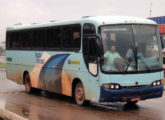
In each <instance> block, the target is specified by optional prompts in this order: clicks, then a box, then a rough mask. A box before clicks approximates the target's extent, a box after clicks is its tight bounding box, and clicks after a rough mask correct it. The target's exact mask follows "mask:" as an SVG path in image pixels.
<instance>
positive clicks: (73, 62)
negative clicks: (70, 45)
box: [68, 59, 80, 65]
mask: <svg viewBox="0 0 165 120" xmlns="http://www.w3.org/2000/svg"><path fill="white" fill-rule="evenodd" d="M68 64H72V65H80V61H78V60H70V59H69V60H68Z"/></svg>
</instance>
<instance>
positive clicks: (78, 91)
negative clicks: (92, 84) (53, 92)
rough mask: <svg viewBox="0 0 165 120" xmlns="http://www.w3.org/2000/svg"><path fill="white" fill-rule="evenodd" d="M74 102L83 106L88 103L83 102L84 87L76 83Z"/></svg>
mask: <svg viewBox="0 0 165 120" xmlns="http://www.w3.org/2000/svg"><path fill="white" fill-rule="evenodd" d="M74 95H75V96H74V97H75V101H76V103H77V104H78V105H81V106H84V105H87V104H88V103H89V102H88V101H86V100H85V92H84V87H83V84H82V83H81V82H78V83H77V84H76V87H75V94H74Z"/></svg>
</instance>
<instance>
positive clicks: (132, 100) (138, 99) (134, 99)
mask: <svg viewBox="0 0 165 120" xmlns="http://www.w3.org/2000/svg"><path fill="white" fill-rule="evenodd" d="M140 100H141V98H140V97H137V98H132V99H131V102H135V101H140Z"/></svg>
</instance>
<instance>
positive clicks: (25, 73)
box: [23, 70, 29, 84]
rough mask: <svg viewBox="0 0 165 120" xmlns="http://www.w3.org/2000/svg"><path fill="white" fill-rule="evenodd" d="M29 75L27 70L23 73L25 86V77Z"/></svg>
mask: <svg viewBox="0 0 165 120" xmlns="http://www.w3.org/2000/svg"><path fill="white" fill-rule="evenodd" d="M27 74H29V72H28V71H27V70H25V71H24V73H23V84H25V76H26V75H27Z"/></svg>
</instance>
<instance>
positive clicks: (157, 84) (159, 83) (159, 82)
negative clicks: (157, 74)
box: [152, 80, 161, 86]
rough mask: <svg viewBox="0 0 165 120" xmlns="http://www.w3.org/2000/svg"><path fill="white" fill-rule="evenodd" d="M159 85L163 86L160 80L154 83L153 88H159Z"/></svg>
mask: <svg viewBox="0 0 165 120" xmlns="http://www.w3.org/2000/svg"><path fill="white" fill-rule="evenodd" d="M159 85H161V81H160V80H158V81H154V82H153V83H152V86H159Z"/></svg>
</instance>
